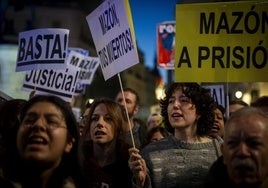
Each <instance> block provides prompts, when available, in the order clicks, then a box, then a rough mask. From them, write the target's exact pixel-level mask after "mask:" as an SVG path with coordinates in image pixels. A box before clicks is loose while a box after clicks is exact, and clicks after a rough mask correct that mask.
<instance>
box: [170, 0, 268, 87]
mask: <svg viewBox="0 0 268 188" xmlns="http://www.w3.org/2000/svg"><path fill="white" fill-rule="evenodd" d="M267 10H268V2H261V1H239V2H237V1H236V2H223V3H195V4H177V5H176V37H175V40H176V41H175V45H176V46H175V65H174V66H175V67H174V69H175V81H176V82H260V81H268V76H267V75H268V11H267Z"/></svg>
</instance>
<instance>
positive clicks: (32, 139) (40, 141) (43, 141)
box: [28, 135, 47, 144]
mask: <svg viewBox="0 0 268 188" xmlns="http://www.w3.org/2000/svg"><path fill="white" fill-rule="evenodd" d="M28 144H47V140H46V139H45V138H43V137H42V136H37V135H34V136H31V137H30V138H29V140H28Z"/></svg>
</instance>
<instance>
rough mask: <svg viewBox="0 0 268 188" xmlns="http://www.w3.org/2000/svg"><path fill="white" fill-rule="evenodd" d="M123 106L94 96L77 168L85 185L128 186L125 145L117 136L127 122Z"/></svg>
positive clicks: (126, 147) (130, 184)
mask: <svg viewBox="0 0 268 188" xmlns="http://www.w3.org/2000/svg"><path fill="white" fill-rule="evenodd" d="M123 114H124V112H123V109H122V108H121V107H120V105H118V104H117V103H116V102H114V101H113V100H112V99H109V98H97V99H95V100H94V102H93V103H92V105H91V107H90V112H89V115H88V122H87V124H86V127H85V128H84V132H83V134H82V137H81V140H80V157H79V161H80V167H81V171H82V174H83V176H84V177H85V178H88V181H87V186H86V187H94V188H103V187H107V188H108V187H131V186H132V182H131V177H132V173H131V171H130V169H129V167H128V158H129V153H128V148H129V147H130V146H129V145H128V144H126V143H125V142H124V141H123V140H121V139H120V134H122V133H123V128H124V127H125V126H126V125H125V124H127V122H126V119H125V117H124V116H123Z"/></svg>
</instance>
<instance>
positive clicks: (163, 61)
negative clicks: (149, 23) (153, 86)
mask: <svg viewBox="0 0 268 188" xmlns="http://www.w3.org/2000/svg"><path fill="white" fill-rule="evenodd" d="M174 48H175V21H170V22H163V23H160V24H158V25H157V62H158V66H159V67H160V68H165V69H174V58H175V56H174V50H175V49H174Z"/></svg>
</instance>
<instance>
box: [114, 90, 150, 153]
mask: <svg viewBox="0 0 268 188" xmlns="http://www.w3.org/2000/svg"><path fill="white" fill-rule="evenodd" d="M123 94H124V97H123ZM124 98H125V102H126V110H127V113H128V116H129V121H130V125H127V126H126V127H125V128H124V134H122V135H121V137H122V139H123V140H125V141H126V142H127V143H128V144H129V145H131V146H132V145H133V141H132V139H131V132H132V134H133V137H134V141H135V147H137V148H139V147H140V146H141V143H142V141H143V139H144V137H145V135H146V132H147V130H146V125H145V124H144V122H143V121H142V120H140V119H138V118H135V115H136V114H137V113H138V112H139V109H140V97H139V95H138V93H137V92H136V91H135V90H133V89H132V88H125V89H123V93H122V92H121V91H119V92H118V93H117V95H116V97H115V102H117V103H118V104H119V105H121V106H122V108H124V109H125V104H124V103H125V102H124V100H123V99H124Z"/></svg>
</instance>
